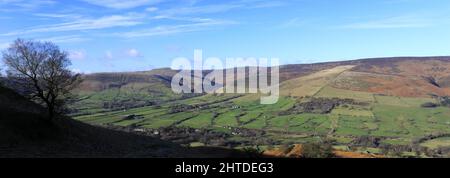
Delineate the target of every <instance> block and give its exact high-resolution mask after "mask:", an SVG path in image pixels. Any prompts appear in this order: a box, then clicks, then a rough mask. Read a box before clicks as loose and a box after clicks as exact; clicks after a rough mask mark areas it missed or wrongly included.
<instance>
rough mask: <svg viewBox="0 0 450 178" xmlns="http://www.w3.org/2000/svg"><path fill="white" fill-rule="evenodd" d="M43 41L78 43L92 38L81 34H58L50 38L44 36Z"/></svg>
mask: <svg viewBox="0 0 450 178" xmlns="http://www.w3.org/2000/svg"><path fill="white" fill-rule="evenodd" d="M40 40H41V41H50V42H53V43H77V42H83V41H88V40H90V39H89V38H84V37H81V36H79V35H68V36H57V37H50V38H42V39H40Z"/></svg>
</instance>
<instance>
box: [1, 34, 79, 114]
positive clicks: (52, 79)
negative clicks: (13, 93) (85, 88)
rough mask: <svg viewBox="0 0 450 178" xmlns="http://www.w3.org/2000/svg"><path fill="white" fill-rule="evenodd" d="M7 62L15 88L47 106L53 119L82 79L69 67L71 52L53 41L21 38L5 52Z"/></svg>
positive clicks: (61, 110)
mask: <svg viewBox="0 0 450 178" xmlns="http://www.w3.org/2000/svg"><path fill="white" fill-rule="evenodd" d="M3 62H4V63H5V65H6V72H7V75H8V79H9V80H10V81H12V83H14V89H16V90H19V91H20V93H22V94H24V95H25V96H27V97H29V98H30V99H31V100H32V101H35V102H37V103H39V104H41V105H43V106H44V107H46V108H47V111H48V119H49V121H53V120H54V119H55V118H56V116H57V115H58V114H61V113H62V112H64V110H65V105H66V103H67V101H69V98H70V96H71V94H70V92H71V90H72V89H73V88H74V87H75V86H76V85H77V84H79V82H80V77H79V74H74V73H73V72H71V71H70V70H69V69H68V67H69V66H70V65H71V62H70V60H69V58H68V53H67V52H65V51H62V50H60V49H59V47H58V46H57V45H55V44H54V43H51V42H39V41H32V40H23V39H17V40H16V41H14V43H13V44H11V46H10V47H9V48H8V49H7V50H6V51H4V52H3Z"/></svg>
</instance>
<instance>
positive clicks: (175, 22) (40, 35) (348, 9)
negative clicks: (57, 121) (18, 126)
mask: <svg viewBox="0 0 450 178" xmlns="http://www.w3.org/2000/svg"><path fill="white" fill-rule="evenodd" d="M0 22H1V23H0V50H4V49H6V48H7V47H8V45H9V44H10V43H11V42H12V41H14V40H15V39H17V38H24V39H30V40H39V41H52V42H54V43H56V44H57V45H59V46H60V47H61V48H62V49H63V50H66V51H68V53H69V54H70V55H69V57H70V59H71V61H72V64H73V65H72V66H71V69H72V70H73V71H75V72H82V73H93V72H119V71H143V70H151V69H155V68H162V67H169V66H170V65H171V62H172V60H173V59H174V58H176V57H186V58H193V53H194V50H195V49H201V50H202V51H203V56H204V58H208V57H219V58H221V59H222V60H225V58H226V57H257V58H258V57H265V58H279V59H280V62H281V63H282V64H292V63H315V62H325V61H337V60H351V59H359V58H372V57H393V56H445V55H450V48H449V47H450V1H448V0H127V1H122V0H71V1H66V0H64V1H57V0H0Z"/></svg>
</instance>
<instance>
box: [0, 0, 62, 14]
mask: <svg viewBox="0 0 450 178" xmlns="http://www.w3.org/2000/svg"><path fill="white" fill-rule="evenodd" d="M56 3H58V2H57V1H55V0H0V11H4V12H5V11H24V10H34V9H37V8H40V7H43V6H51V5H54V4H56ZM8 6H10V8H8ZM11 7H12V8H11Z"/></svg>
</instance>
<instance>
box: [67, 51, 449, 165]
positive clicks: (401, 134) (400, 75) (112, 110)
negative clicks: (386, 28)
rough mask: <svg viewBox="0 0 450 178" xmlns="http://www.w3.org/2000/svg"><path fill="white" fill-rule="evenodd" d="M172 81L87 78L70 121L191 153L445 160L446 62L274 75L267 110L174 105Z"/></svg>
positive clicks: (182, 99)
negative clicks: (333, 153) (297, 150)
mask: <svg viewBox="0 0 450 178" xmlns="http://www.w3.org/2000/svg"><path fill="white" fill-rule="evenodd" d="M175 72H176V71H172V70H169V69H159V70H153V71H149V72H134V73H103V74H90V75H86V76H84V77H85V80H84V83H83V84H82V87H80V88H79V89H77V92H78V94H79V95H80V97H81V98H82V99H81V100H80V101H79V102H78V103H77V104H75V105H73V109H74V110H73V113H72V115H73V116H75V118H76V119H77V120H79V121H82V122H84V123H89V124H92V125H99V126H114V127H118V128H125V129H130V130H145V131H146V132H149V133H158V134H157V136H158V137H159V138H161V139H163V140H166V141H170V142H175V143H178V144H182V145H187V146H192V147H198V146H215V147H224V148H234V149H243V148H246V147H255V146H257V145H258V146H260V147H259V148H260V149H263V150H264V149H266V148H272V147H279V146H282V145H286V144H287V145H292V144H303V143H311V142H318V141H319V142H320V141H321V140H323V139H331V140H333V141H334V143H333V146H334V147H335V150H337V152H339V151H340V152H339V153H345V152H348V151H350V150H353V151H355V150H356V154H359V153H360V154H387V155H390V156H399V155H400V156H406V157H407V156H416V157H427V156H433V157H437V156H439V157H447V156H450V154H449V153H450V146H449V145H450V144H448V137H447V136H448V135H450V132H449V131H448V129H447V128H448V127H449V124H450V120H449V118H450V109H449V108H448V103H449V99H448V97H446V96H449V95H450V86H449V83H450V81H449V80H450V57H401V58H376V59H360V60H352V61H340V62H328V63H317V64H294V65H284V66H280V77H281V78H280V82H281V83H280V94H281V96H280V99H279V101H278V103H276V104H274V105H260V104H259V98H260V96H259V94H214V95H209V94H200V95H198V94H197V95H193V94H191V95H175V94H173V93H172V92H171V91H170V78H171V76H173V75H174V74H175ZM205 72H207V71H205ZM111 103H113V104H111ZM136 103H139V104H138V105H136ZM430 103H431V104H430ZM423 106H433V107H423ZM190 129H192V130H190ZM193 133H196V134H194V136H192V137H186V134H188V135H189V134H193ZM199 133H200V134H199ZM202 134H206V135H207V136H200V135H202Z"/></svg>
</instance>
